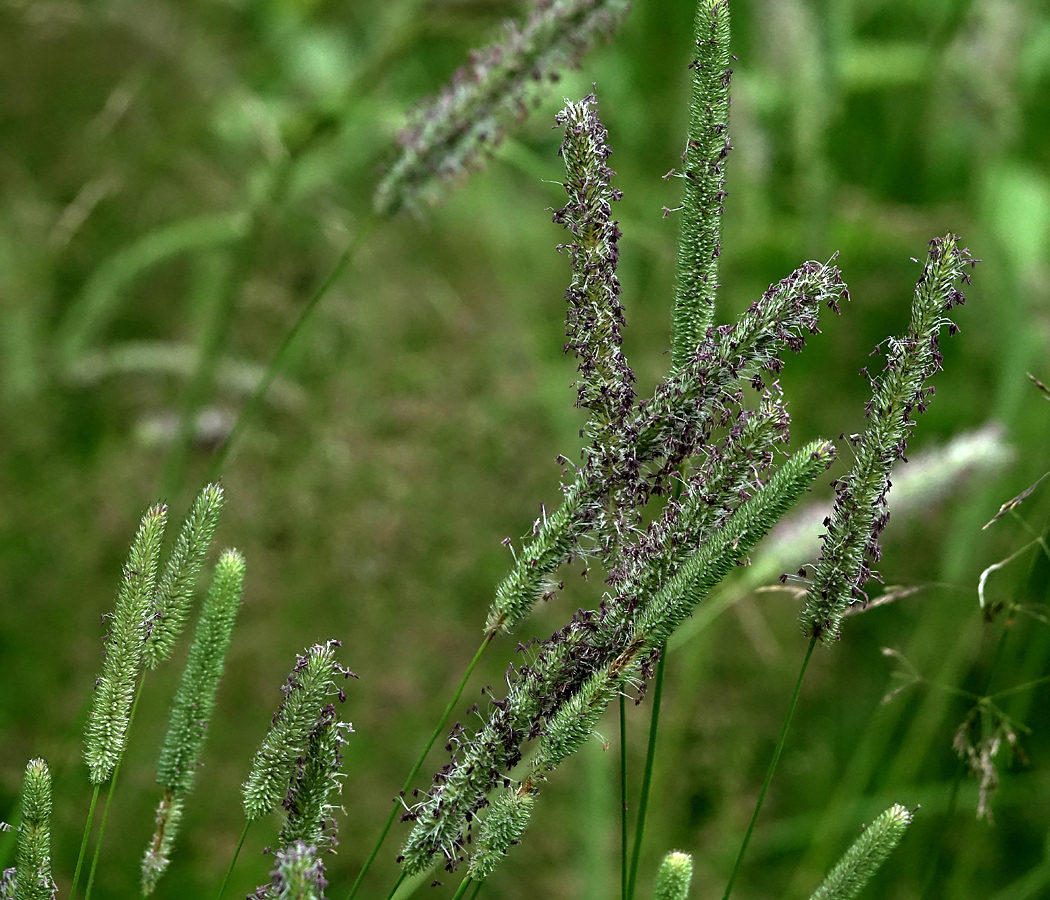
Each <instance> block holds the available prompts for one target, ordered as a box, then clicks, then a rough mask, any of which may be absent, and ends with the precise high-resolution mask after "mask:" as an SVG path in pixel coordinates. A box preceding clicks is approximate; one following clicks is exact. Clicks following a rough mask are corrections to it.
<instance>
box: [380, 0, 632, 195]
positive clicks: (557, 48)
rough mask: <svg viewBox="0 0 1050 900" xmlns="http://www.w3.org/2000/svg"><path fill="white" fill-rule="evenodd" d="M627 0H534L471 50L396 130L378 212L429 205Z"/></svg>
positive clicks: (612, 23)
mask: <svg viewBox="0 0 1050 900" xmlns="http://www.w3.org/2000/svg"><path fill="white" fill-rule="evenodd" d="M629 8H630V3H629V0H536V2H535V4H534V6H533V9H532V11H531V12H530V13H529V15H528V17H527V18H526V20H525V23H524V25H522V26H520V27H519V26H518V25H515V24H510V25H508V26H507V30H506V34H505V35H504V38H503V41H502V42H500V43H497V44H493V45H491V46H489V47H485V48H484V49H482V50H477V51H475V52H474V53H473V54H472V56H471V61H470V63H469V64H468V65H466V66H464V67H463V68H461V69H459V70H458V71H457V72H456V73H455V74H454V75H453V76H452V79H451V80H450V81H449V83H448V84H447V85H446V86H445V88H443V89H442V91H441V93H440V94H438V96H437V97H436V98H435V99H434V100H433V101H431V102H430V103H429V104H425V105H423V106H421V107H419V108H418V109H417V110H416V111H415V112H414V113H413V114H412V116H411V117H410V121H409V124H408V127H407V128H405V130H404V131H403V132H402V133H401V136H400V139H399V143H400V145H401V155H400V157H399V158H398V160H397V162H396V163H395V164H394V166H393V167H392V168H391V170H390V172H389V174H388V175H387V176H386V178H384V179H383V181H382V183H381V184H380V185H379V188H378V190H377V191H376V198H375V205H376V208H377V209H378V210H379V212H381V213H384V214H387V213H394V212H396V211H397V210H398V209H399V208H401V207H402V206H409V207H413V206H419V205H422V204H426V203H429V204H433V203H435V202H437V201H438V200H440V199H441V197H442V196H443V195H444V193H445V191H446V189H447V187H448V186H449V185H450V184H454V183H456V182H458V181H460V180H462V178H463V177H464V176H465V175H467V174H469V173H470V172H471V171H473V170H474V169H477V168H479V167H480V166H481V164H482V162H483V161H484V160H485V158H486V157H487V156H488V155H489V154H491V153H492V151H493V150H494V149H495V148H496V147H497V146H498V145H499V143H500V141H501V140H502V139H503V136H504V134H505V133H506V131H507V129H508V127H509V126H510V125H511V124H513V123H515V122H519V121H521V120H522V119H524V118H525V117H526V116H527V115H528V113H529V111H530V108H531V107H533V106H534V105H536V103H537V102H538V101H539V100H540V99H542V97H543V95H544V94H545V93H546V90H547V86H548V85H549V84H552V83H554V82H556V81H557V80H558V77H559V74H560V73H561V72H562V71H563V70H565V69H571V68H574V67H575V66H577V65H578V64H579V61H580V60H581V59H582V57H583V56H584V55H585V54H586V53H587V52H588V51H589V50H590V49H591V47H592V46H593V45H594V43H595V41H596V40H597V39H598V38H600V37H603V36H607V35H610V34H612V33H613V32H614V31H615V30H616V29H617V28H618V27H619V25H620V23H621V22H622V21H623V19H624V17H625V16H626V14H627V11H628V10H629Z"/></svg>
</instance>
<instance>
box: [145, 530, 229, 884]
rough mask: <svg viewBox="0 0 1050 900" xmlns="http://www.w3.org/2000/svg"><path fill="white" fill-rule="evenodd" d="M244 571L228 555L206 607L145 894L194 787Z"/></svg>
mask: <svg viewBox="0 0 1050 900" xmlns="http://www.w3.org/2000/svg"><path fill="white" fill-rule="evenodd" d="M244 572H245V567H244V558H243V557H242V556H241V555H240V554H239V553H238V552H237V551H236V550H226V551H225V552H224V553H223V554H222V556H221V557H220V558H219V561H218V563H217V564H216V566H215V575H214V577H213V579H212V584H211V589H210V590H209V592H208V596H207V598H206V599H205V601H204V605H203V606H202V607H201V613H200V618H199V619H198V621H197V627H196V629H195V632H194V636H193V644H192V646H191V647H190V652H189V656H188V657H187V659H186V668H185V669H184V670H183V673H182V679H181V680H180V682H179V687H178V690H177V691H176V692H175V700H174V702H173V704H172V709H171V718H170V720H169V724H168V732H167V735H166V736H165V738H164V743H163V745H162V747H161V751H160V760H159V761H158V763H157V782H158V783H159V784H160V785H161V787H163V788H164V789H165V790H164V796H163V797H162V798H161V801H160V805H159V806H158V807H157V815H156V822H157V827H156V832H155V834H154V836H153V840H152V841H151V842H150V845H149V847H148V848H147V850H146V854H145V857H144V858H143V861H142V891H143V893H144V894H149V893H150V892H151V891H152V890H153V888H154V886H155V885H156V883H157V880H158V879H159V878H160V876H161V875H162V874H163V873H164V870H165V869H166V868H167V864H168V859H169V857H170V853H171V849H172V847H173V845H174V840H175V836H176V834H177V832H178V822H179V817H180V816H181V812H182V804H183V801H184V800H185V799H186V797H187V796H188V795H189V793H190V790H191V789H192V787H193V780H194V774H195V772H196V768H197V766H198V765H199V759H200V753H201V749H202V748H203V746H204V739H205V736H206V734H207V729H208V725H209V723H210V721H211V715H212V712H213V711H214V709H215V695H216V692H217V691H218V688H219V681H220V679H221V678H222V672H223V668H224V666H225V661H226V653H227V651H228V650H229V647H230V635H231V633H232V631H233V625H234V621H235V620H236V617H237V611H238V609H239V607H240V603H241V595H242V593H243V590H244Z"/></svg>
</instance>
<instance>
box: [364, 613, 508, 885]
mask: <svg viewBox="0 0 1050 900" xmlns="http://www.w3.org/2000/svg"><path fill="white" fill-rule="evenodd" d="M494 637H495V632H490V633H488V634H486V635H485V637H484V639H483V640H482V641H481V645H480V646H479V647H478V649H477V650H476V651H475V653H474V658H473V659H471V661H470V664H469V665H468V666H467V669H466V671H465V672H464V673H463V677H462V678H461V679H460V680H459V684H458V685H457V686H456V690H455V692H454V693H453V695H452V699H451V700H449V701H448V704H447V705H446V706H445V711H444V712H443V713H442V714H441V721H439V722H438V724H437V727H436V728H435V729H434V730H433V732H431V735H430V738H429V739H428V740H427V743H426V746H424V747H423V750H422V752H421V753H420V754H419V757H418V758H417V759H416V762H415V764H414V765H413V766H412V770H411V771H410V772H409V773H408V777H407V778H406V779H405V784H404V787H402V788H401V794H402V795H403V794H405V793H407V792H408V790H409V789H410V788H411V787H412V782H413V781H414V780H415V777H416V776H417V775H418V774H419V770H420V769H421V768H423V763H424V762H425V761H426V758H427V754H428V753H430V750H431V748H432V747H433V746H434V742H435V741H436V740H437V739H438V737H439V736H440V735H441V733H442V732H443V731H444V730H445V726H446V725H447V724H448V720H449V717H450V716H451V715H452V710H454V709H455V708H456V704H457V703H459V698H460V697H461V696H462V695H463V689H464V688H465V687H466V686H467V681H469V680H470V676H471V675H472V674H473V673H474V669H475V668H476V667H477V664H478V662H479V661H480V659H481V657H482V654H484V652H485V649H486V648H487V647H488V645H489V644H491V643H492V639H493V638H494ZM400 808H401V807H400V805H398V803H397V801H395V802H394V806H393V808H392V809H391V810H390V814H389V815H388V816H387V818H386V822H384V823H383V830H382V831H381V832H380V833H379V837H378V838H377V839H376V842H375V844H374V845H373V847H372V850H371V852H370V853H369V854H368V859H366V860H365V864H364V865H363V866H362V867H361V871H360V872H358V873H357V878H356V879H354V883H353V885H352V886H351V887H350V893H349V894H347V896H346V900H353V898H354V897H355V896H356V894H357V891H358V889H359V888H360V887H361V882H362V881H363V880H364V877H365V875H366V874H367V873H368V870H369V869H370V868H371V867H372V863H373V862H375V858H376V856H378V855H379V851H380V849H381V848H382V846H383V843H384V841H386V838H387V835H388V834H389V833H390V828H391V826H392V825H393V824H394V819H395V818H397V813H398V810H399V809H400ZM402 877H404V873H403V872H402ZM400 884H401V880H400V879H399V880H398V885H400ZM394 889H395V890H397V886H395V888H394Z"/></svg>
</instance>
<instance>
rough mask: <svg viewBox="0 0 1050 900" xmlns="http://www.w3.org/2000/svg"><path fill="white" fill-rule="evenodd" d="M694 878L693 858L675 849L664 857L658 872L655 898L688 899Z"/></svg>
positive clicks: (666, 899) (660, 899)
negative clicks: (690, 884) (690, 885)
mask: <svg viewBox="0 0 1050 900" xmlns="http://www.w3.org/2000/svg"><path fill="white" fill-rule="evenodd" d="M692 880H693V858H692V857H691V856H690V855H689V854H688V853H680V852H679V851H677V850H673V851H672V852H670V853H668V854H667V856H665V857H664V859H663V862H661V863H660V868H659V869H658V870H657V873H656V887H655V888H654V889H653V900H687V898H688V897H689V883H690V882H691V881H692Z"/></svg>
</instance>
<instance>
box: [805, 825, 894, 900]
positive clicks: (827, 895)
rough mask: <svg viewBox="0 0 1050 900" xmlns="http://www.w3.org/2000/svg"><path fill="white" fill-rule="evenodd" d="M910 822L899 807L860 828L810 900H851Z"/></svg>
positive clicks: (883, 860)
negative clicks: (852, 841)
mask: <svg viewBox="0 0 1050 900" xmlns="http://www.w3.org/2000/svg"><path fill="white" fill-rule="evenodd" d="M911 819H912V815H911V813H910V812H909V811H908V810H906V809H905V808H904V807H903V806H900V805H899V804H897V805H894V806H891V807H890V808H889V809H887V810H886V812H884V813H883V814H882V815H881V816H879V817H878V818H877V819H876V820H875V821H874V822H872V823H871V824H870V825H869V826H868V827H867V828H865V829H864V831H863V832H862V833H861V836H860V837H859V838H857V840H856V841H854V843H853V846H852V847H850V848H849V850H847V851H846V853H845V855H844V856H843V857H842V859H841V860H839V863H838V865H837V866H835V868H834V869H832V870H831V874H830V875H828V877H827V878H826V879H824V883H823V884H822V885H821V886H820V887H819V888H817V890H816V891H815V892H814V893H813V896H812V897H810V900H853V898H854V897H856V896H857V894H859V893H860V891H861V889H862V888H863V887H864V885H866V884H867V883H868V882H869V881H870V880H871V878H872V876H873V875H874V874H875V873H876V872H877V871H878V870H879V868H880V866H882V864H883V863H884V862H886V858H887V857H888V856H889V855H890V853H891V852H892V851H893V848H894V847H896V846H897V844H899V843H900V839H901V837H903V835H904V831H905V829H906V828H907V827H908V825H909V824H911Z"/></svg>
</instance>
